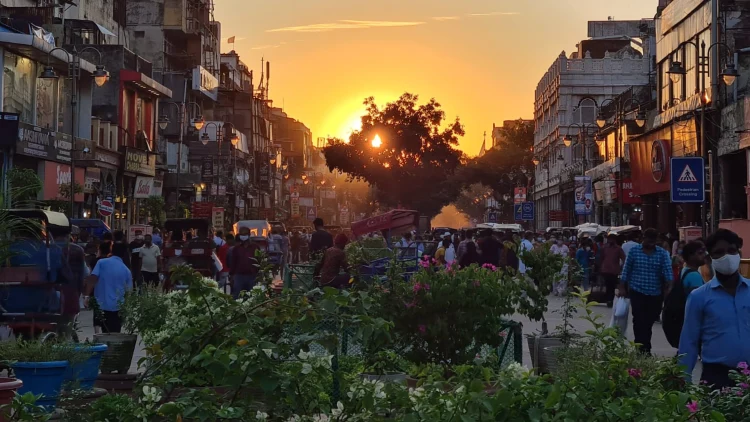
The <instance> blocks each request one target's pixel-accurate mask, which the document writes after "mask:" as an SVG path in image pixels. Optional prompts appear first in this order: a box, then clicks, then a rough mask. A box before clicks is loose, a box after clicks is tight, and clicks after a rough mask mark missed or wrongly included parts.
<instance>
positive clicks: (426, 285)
mask: <svg viewBox="0 0 750 422" xmlns="http://www.w3.org/2000/svg"><path fill="white" fill-rule="evenodd" d="M422 288H423V289H425V290H427V291H429V290H430V285H429V284H427V283H425V284H423V285H422Z"/></svg>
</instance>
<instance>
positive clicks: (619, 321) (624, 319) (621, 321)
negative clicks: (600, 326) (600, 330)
mask: <svg viewBox="0 0 750 422" xmlns="http://www.w3.org/2000/svg"><path fill="white" fill-rule="evenodd" d="M618 305H619V307H620V311H622V308H624V309H625V314H624V315H623V316H618ZM612 308H613V309H612V318H610V320H609V328H613V327H614V328H617V330H618V331H619V332H620V334H621V335H622V336H623V337H624V336H625V332H626V331H627V330H628V311H629V310H630V299H626V298H621V297H616V298H615V303H614V305H613V307H612Z"/></svg>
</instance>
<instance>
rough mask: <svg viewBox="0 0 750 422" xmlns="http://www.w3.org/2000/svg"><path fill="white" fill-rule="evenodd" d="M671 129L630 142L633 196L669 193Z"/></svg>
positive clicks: (661, 130)
mask: <svg viewBox="0 0 750 422" xmlns="http://www.w3.org/2000/svg"><path fill="white" fill-rule="evenodd" d="M671 136H672V134H671V129H670V128H669V127H667V128H665V129H660V130H657V131H656V132H653V133H650V134H648V135H644V136H643V137H642V138H644V139H643V140H638V141H630V142H628V148H629V149H630V172H631V174H632V182H633V194H634V195H637V196H643V195H650V194H653V193H662V192H669V159H670V158H671V147H670V141H668V140H666V139H669V138H670V137H671Z"/></svg>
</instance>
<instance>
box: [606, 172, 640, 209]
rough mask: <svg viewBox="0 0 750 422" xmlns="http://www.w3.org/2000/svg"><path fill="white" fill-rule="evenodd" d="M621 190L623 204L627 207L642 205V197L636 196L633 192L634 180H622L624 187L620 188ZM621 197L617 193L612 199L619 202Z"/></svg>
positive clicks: (627, 178)
mask: <svg viewBox="0 0 750 422" xmlns="http://www.w3.org/2000/svg"><path fill="white" fill-rule="evenodd" d="M618 188H619V189H617V190H621V191H622V203H623V204H627V205H635V204H640V203H641V197H640V196H638V195H636V194H635V192H633V180H632V179H631V178H629V177H626V178H624V179H622V186H618ZM619 198H620V195H619V193H615V195H613V196H612V199H614V200H619Z"/></svg>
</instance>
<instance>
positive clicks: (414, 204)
mask: <svg viewBox="0 0 750 422" xmlns="http://www.w3.org/2000/svg"><path fill="white" fill-rule="evenodd" d="M418 99H419V97H418V96H417V95H414V94H410V93H405V94H403V95H402V96H401V97H400V98H399V99H398V100H396V101H394V102H391V103H388V104H386V105H385V106H384V107H382V108H380V107H379V106H378V105H377V104H376V103H375V99H374V98H372V97H370V98H367V99H366V100H365V102H364V104H365V106H366V109H367V114H366V115H364V116H362V129H361V130H359V131H355V132H354V133H352V134H351V136H350V137H349V139H347V140H340V139H332V140H329V145H328V146H327V147H325V148H324V150H323V153H324V155H325V157H326V162H327V164H328V168H329V169H330V170H331V171H334V170H339V171H343V172H344V173H347V174H348V175H349V176H350V177H351V178H352V179H356V180H364V181H366V182H368V183H370V184H372V185H374V186H375V187H376V188H377V190H376V194H377V200H378V202H379V203H381V204H384V205H387V206H390V207H398V206H401V207H406V208H413V209H416V210H418V211H420V212H421V213H422V214H425V215H435V214H437V213H438V212H439V211H440V209H441V208H442V207H443V206H444V205H446V204H448V203H450V201H451V200H453V199H455V194H456V193H457V192H458V191H456V190H455V189H446V187H447V186H448V185H449V183H448V182H449V179H452V177H453V176H454V173H455V171H456V169H457V168H458V167H459V166H460V165H461V164H462V160H463V158H464V157H463V154H462V153H461V151H459V150H458V149H457V146H458V141H459V137H460V136H463V135H464V129H463V126H462V125H461V122H460V120H459V119H458V118H456V120H455V121H453V122H450V123H449V124H447V125H445V126H444V121H445V120H446V117H445V112H444V111H443V110H442V109H441V106H440V104H439V103H438V102H437V101H435V99H430V101H428V102H427V103H425V104H421V105H419V104H418ZM376 136H377V137H378V138H379V139H380V141H381V142H382V143H380V144H379V145H378V144H377V143H375V144H374V143H373V139H375V137H376ZM452 191H453V192H452Z"/></svg>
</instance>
